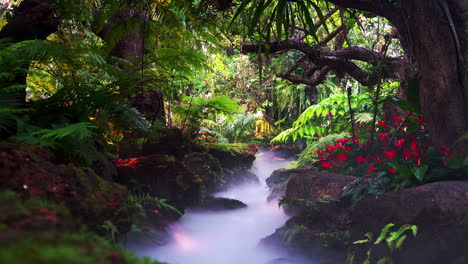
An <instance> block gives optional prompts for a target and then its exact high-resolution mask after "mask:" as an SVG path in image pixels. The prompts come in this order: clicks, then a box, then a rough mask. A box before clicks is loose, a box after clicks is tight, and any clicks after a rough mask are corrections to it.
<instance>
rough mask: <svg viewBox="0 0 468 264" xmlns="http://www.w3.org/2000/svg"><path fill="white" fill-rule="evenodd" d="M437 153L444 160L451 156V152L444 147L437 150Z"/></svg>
mask: <svg viewBox="0 0 468 264" xmlns="http://www.w3.org/2000/svg"><path fill="white" fill-rule="evenodd" d="M439 153H440V155H442V156H444V157H446V158H450V157H451V156H452V154H453V152H452V151H451V150H450V149H449V148H447V147H446V146H441V147H440V148H439Z"/></svg>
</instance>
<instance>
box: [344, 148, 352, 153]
mask: <svg viewBox="0 0 468 264" xmlns="http://www.w3.org/2000/svg"><path fill="white" fill-rule="evenodd" d="M344 149H345V150H346V151H348V152H351V151H352V149H351V148H349V147H344Z"/></svg>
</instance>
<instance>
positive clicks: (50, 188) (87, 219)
mask: <svg viewBox="0 0 468 264" xmlns="http://www.w3.org/2000/svg"><path fill="white" fill-rule="evenodd" d="M5 145H6V146H8V147H5ZM2 146H3V147H1V148H0V190H7V189H9V190H13V191H15V192H17V193H18V194H20V195H21V198H22V199H26V200H27V199H33V198H38V199H43V200H47V199H48V200H51V201H54V202H56V203H63V204H64V205H65V206H66V207H67V208H68V209H69V210H70V212H71V213H72V214H73V215H74V216H75V217H76V218H80V219H81V220H83V222H84V223H85V224H86V225H88V227H89V228H90V229H92V230H99V229H100V228H101V225H102V223H103V222H104V221H105V220H112V218H113V217H115V211H116V210H117V208H119V206H120V205H121V203H123V202H124V201H125V200H126V198H127V195H128V191H127V189H126V188H125V187H124V186H121V185H119V184H116V183H114V182H111V181H106V180H104V179H102V178H101V177H99V176H98V175H96V173H95V172H94V171H93V170H92V169H91V168H87V167H76V166H74V165H72V164H56V163H55V160H53V156H51V155H48V152H47V151H46V150H44V149H42V148H26V147H24V146H22V145H12V144H3V145H2ZM15 146H16V147H15ZM43 153H44V156H42V154H43ZM49 154H50V153H49Z"/></svg>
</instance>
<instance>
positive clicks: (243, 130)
mask: <svg viewBox="0 0 468 264" xmlns="http://www.w3.org/2000/svg"><path fill="white" fill-rule="evenodd" d="M257 120H258V117H257V116H256V115H254V114H237V115H234V116H231V117H228V118H226V119H225V120H224V121H223V122H222V123H221V124H220V125H219V128H218V131H217V133H218V135H219V136H221V137H222V138H224V139H226V140H227V142H230V143H238V142H246V141H248V140H249V139H252V138H253V137H254V135H255V124H256V121H257Z"/></svg>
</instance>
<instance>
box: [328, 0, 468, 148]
mask: <svg viewBox="0 0 468 264" xmlns="http://www.w3.org/2000/svg"><path fill="white" fill-rule="evenodd" d="M329 1H330V2H333V3H335V4H338V5H342V6H344V7H350V8H356V9H360V10H364V11H370V12H373V13H376V14H377V15H381V16H384V17H386V18H388V19H389V20H390V21H391V22H392V23H393V24H394V25H395V27H397V29H398V31H399V33H400V39H401V41H402V44H403V47H405V48H406V50H405V51H406V52H407V53H408V55H409V56H410V58H412V59H413V60H414V61H413V66H414V67H415V68H416V70H417V71H418V81H419V82H418V86H419V96H420V104H421V109H422V112H423V115H424V116H425V119H426V122H427V125H428V128H429V131H430V133H431V135H432V140H433V143H434V144H435V145H437V146H441V145H446V146H451V145H452V144H453V143H454V142H455V141H456V140H457V139H458V138H460V137H461V136H463V135H464V133H466V132H467V131H468V80H467V74H466V68H467V65H468V64H467V59H468V54H467V53H468V25H467V24H468V22H467V21H468V7H467V5H468V4H467V2H466V0H400V1H386V0H329ZM455 149H456V152H457V153H458V154H460V155H468V140H464V141H462V142H461V143H459V144H458V145H457V146H456V148H455Z"/></svg>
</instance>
